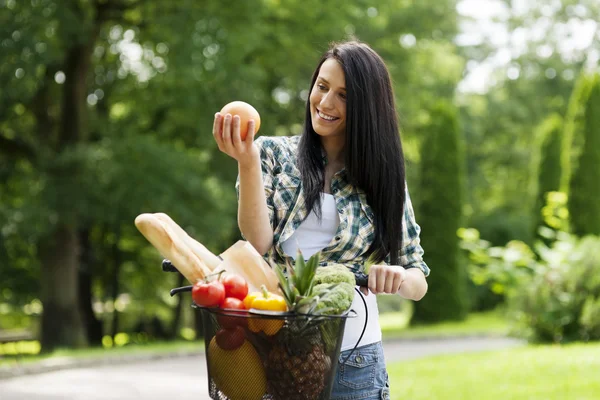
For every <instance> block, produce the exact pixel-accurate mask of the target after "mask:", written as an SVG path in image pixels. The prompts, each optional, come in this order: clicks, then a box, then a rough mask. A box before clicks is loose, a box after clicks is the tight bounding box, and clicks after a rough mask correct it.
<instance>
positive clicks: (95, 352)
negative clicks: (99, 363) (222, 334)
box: [0, 340, 204, 366]
mask: <svg viewBox="0 0 600 400" xmlns="http://www.w3.org/2000/svg"><path fill="white" fill-rule="evenodd" d="M176 351H204V342H202V341H187V340H180V341H173V342H152V343H145V344H128V345H126V346H115V347H110V348H102V347H98V348H89V349H60V350H56V351H54V352H52V353H47V354H21V355H11V354H6V355H3V356H0V366H10V365H15V364H18V363H32V362H39V361H43V360H46V359H50V358H52V359H56V358H63V357H65V358H66V357H75V358H97V357H105V356H109V357H110V356H120V355H124V354H143V353H150V352H152V353H159V354H160V353H169V352H176Z"/></svg>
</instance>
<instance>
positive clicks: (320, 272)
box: [315, 264, 356, 286]
mask: <svg viewBox="0 0 600 400" xmlns="http://www.w3.org/2000/svg"><path fill="white" fill-rule="evenodd" d="M341 282H345V283H349V284H350V285H352V286H355V282H356V279H355V278H354V274H353V273H352V271H350V270H349V269H348V267H346V266H345V265H342V264H329V265H327V266H326V267H320V268H317V272H316V273H315V285H318V284H319V283H341Z"/></svg>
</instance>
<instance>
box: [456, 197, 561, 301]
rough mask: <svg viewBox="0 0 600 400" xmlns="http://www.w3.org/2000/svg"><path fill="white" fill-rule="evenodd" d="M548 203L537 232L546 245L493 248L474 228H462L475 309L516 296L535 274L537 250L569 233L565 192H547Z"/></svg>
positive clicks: (513, 242)
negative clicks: (564, 233) (520, 288)
mask: <svg viewBox="0 0 600 400" xmlns="http://www.w3.org/2000/svg"><path fill="white" fill-rule="evenodd" d="M546 200H547V202H546V205H545V206H544V207H543V208H542V210H541V212H540V213H541V215H542V217H543V225H541V226H540V227H539V229H538V231H539V235H540V239H541V240H543V243H539V245H538V246H537V247H531V246H529V245H528V244H526V243H525V242H523V241H520V240H509V241H508V242H507V243H505V244H504V245H503V246H500V245H494V244H493V243H492V242H491V241H489V240H484V239H483V237H484V236H483V234H482V233H481V232H479V231H478V230H477V229H475V228H461V229H459V231H458V236H459V238H460V247H461V248H462V249H463V250H464V251H465V252H466V257H467V263H468V267H467V268H468V274H469V278H470V282H471V284H472V289H471V292H472V296H473V301H472V305H471V307H472V309H473V310H486V309H489V308H493V307H496V306H498V305H499V304H500V303H502V302H504V300H505V299H506V298H508V297H510V296H511V295H513V294H514V293H516V292H517V291H518V290H519V287H520V286H521V285H522V284H523V283H524V282H526V281H527V280H528V279H530V278H531V276H532V275H533V274H534V270H535V268H536V263H537V262H538V261H537V260H538V256H537V254H536V249H537V248H544V246H547V245H550V244H551V243H553V242H555V241H556V240H558V239H559V237H560V235H561V234H562V232H566V231H567V229H568V220H567V218H568V212H567V208H566V204H567V196H566V195H565V194H564V193H562V192H548V193H547V196H546ZM544 244H545V245H544ZM540 246H541V247H540Z"/></svg>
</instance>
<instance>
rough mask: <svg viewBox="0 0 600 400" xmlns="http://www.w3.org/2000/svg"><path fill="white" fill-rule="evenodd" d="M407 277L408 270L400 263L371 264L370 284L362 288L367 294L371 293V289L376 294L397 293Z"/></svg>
mask: <svg viewBox="0 0 600 400" xmlns="http://www.w3.org/2000/svg"><path fill="white" fill-rule="evenodd" d="M405 279H406V270H405V269H404V268H402V267H400V266H398V265H385V264H382V265H371V267H370V268H369V286H368V288H366V287H361V288H360V289H361V291H362V292H363V293H364V294H365V295H366V294H368V293H369V292H368V291H369V290H370V291H371V292H372V293H374V294H381V293H388V294H396V293H398V291H399V290H400V287H401V286H402V283H404V280H405ZM367 289H368V290H367Z"/></svg>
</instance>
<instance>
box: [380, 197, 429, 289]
mask: <svg viewBox="0 0 600 400" xmlns="http://www.w3.org/2000/svg"><path fill="white" fill-rule="evenodd" d="M402 231H403V240H402V243H404V245H403V247H402V250H401V252H400V256H399V257H398V259H399V264H400V265H387V264H378V265H372V266H371V267H370V268H369V290H370V291H371V292H373V293H375V294H378V293H389V294H396V293H397V294H399V295H400V296H402V297H404V298H407V299H411V300H415V301H418V300H421V299H422V298H423V297H424V296H425V294H426V293H427V289H428V285H427V279H426V277H427V276H428V275H429V267H428V266H427V264H426V263H425V262H424V261H423V253H424V251H423V248H422V247H421V240H420V233H421V228H420V227H419V225H418V224H417V222H416V220H415V213H414V210H413V207H412V202H411V201H410V196H409V194H408V189H407V190H406V200H405V202H404V221H403V224H402Z"/></svg>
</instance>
